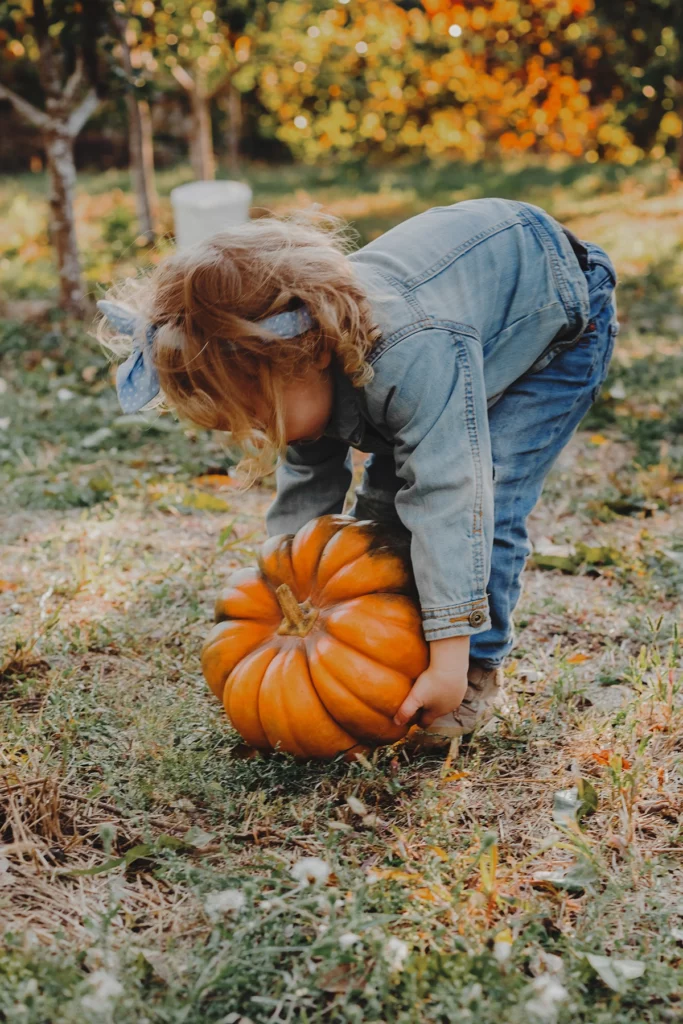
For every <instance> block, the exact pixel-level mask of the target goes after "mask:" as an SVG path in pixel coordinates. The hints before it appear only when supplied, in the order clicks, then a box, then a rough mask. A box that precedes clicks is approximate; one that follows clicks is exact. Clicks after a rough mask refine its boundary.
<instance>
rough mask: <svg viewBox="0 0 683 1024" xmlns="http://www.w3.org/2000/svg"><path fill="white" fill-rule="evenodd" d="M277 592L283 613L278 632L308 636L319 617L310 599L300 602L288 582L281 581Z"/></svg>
mask: <svg viewBox="0 0 683 1024" xmlns="http://www.w3.org/2000/svg"><path fill="white" fill-rule="evenodd" d="M275 594H276V596H277V600H278V604H279V605H280V608H281V609H282V615H283V619H282V623H281V625H280V628H279V629H278V633H280V634H284V635H286V636H307V635H308V633H310V632H311V630H312V629H313V625H314V623H315V620H316V619H317V618H318V611H317V609H316V608H313V607H312V605H311V602H310V601H306V602H305V604H299V602H298V601H297V599H296V598H295V596H294V594H293V593H292V590H291V587H289V586H288V584H286V583H281V584H280V586H279V587H278V588H277V589H276V591H275Z"/></svg>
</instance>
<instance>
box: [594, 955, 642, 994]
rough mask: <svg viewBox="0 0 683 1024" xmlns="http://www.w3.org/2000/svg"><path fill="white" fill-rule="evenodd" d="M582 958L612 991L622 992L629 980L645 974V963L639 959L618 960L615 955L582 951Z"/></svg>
mask: <svg viewBox="0 0 683 1024" xmlns="http://www.w3.org/2000/svg"><path fill="white" fill-rule="evenodd" d="M584 958H585V959H586V960H587V961H588V963H589V964H590V965H591V967H592V968H593V970H594V971H595V973H596V974H597V976H598V977H599V978H600V980H601V981H602V982H603V983H604V984H605V985H607V987H608V988H611V989H612V991H613V992H619V993H621V994H623V993H624V992H625V991H626V989H627V987H628V982H629V981H633V979H634V978H640V977H642V975H643V974H645V964H643V963H641V962H640V960H618V959H616V957H613V956H601V955H600V954H598V953H584Z"/></svg>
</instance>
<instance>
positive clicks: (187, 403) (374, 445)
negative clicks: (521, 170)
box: [100, 199, 618, 742]
mask: <svg viewBox="0 0 683 1024" xmlns="http://www.w3.org/2000/svg"><path fill="white" fill-rule="evenodd" d="M615 285H616V276H615V272H614V268H613V266H612V263H611V261H610V259H609V257H608V256H607V255H606V253H605V252H603V250H602V249H601V248H599V247H598V246H597V245H593V244H591V243H589V242H581V241H579V239H577V238H576V237H575V236H574V235H573V234H571V233H570V232H569V231H568V230H566V229H565V228H563V227H562V226H561V225H560V224H559V223H558V222H557V221H555V220H554V219H553V218H552V217H550V216H549V215H548V214H547V213H545V212H544V211H543V210H541V209H539V208H538V207H536V206H532V205H530V204H528V203H522V202H513V201H510V200H504V199H480V200H473V201H467V202H462V203H456V204H454V205H452V206H444V207H434V208H432V209H430V210H427V211H426V212H425V213H421V214H419V215H418V216H416V217H412V218H410V219H409V220H407V221H405V222H403V223H402V224H399V225H398V226H397V227H394V228H392V229H391V230H390V231H387V232H386V234H384V235H382V236H381V237H380V238H378V239H377V240H375V241H373V242H371V243H370V244H369V245H366V246H365V247H364V248H362V249H360V250H357V251H355V252H353V251H349V244H348V240H347V238H346V236H345V234H344V231H343V229H342V227H341V226H340V225H339V224H338V223H333V224H332V228H331V229H330V226H329V225H326V226H324V227H322V226H321V225H320V223H319V222H318V221H317V220H316V218H315V217H311V216H310V215H309V216H306V215H304V216H301V215H298V216H297V215H295V216H293V217H290V218H283V219H280V218H276V217H265V218H263V219H259V220H254V221H251V222H250V223H248V224H245V225H244V226H241V227H237V228H231V229H230V230H229V231H225V232H222V233H220V234H217V235H215V236H214V237H212V238H210V239H208V240H207V241H205V242H202V243H200V244H198V245H196V246H195V247H193V248H191V249H188V250H187V251H184V252H179V253H177V254H175V255H172V256H170V257H167V258H166V259H165V260H164V261H163V262H162V263H161V264H160V265H159V266H158V267H157V268H156V269H155V270H154V272H153V273H152V275H151V277H150V278H149V279H148V280H147V281H146V282H145V283H144V285H143V286H140V284H138V286H137V287H135V288H134V287H133V286H132V285H130V284H129V285H127V286H126V287H127V289H128V291H126V290H125V289H124V292H123V305H120V304H117V303H115V302H102V303H100V308H101V309H102V311H103V314H104V316H105V318H106V319H107V320H108V321H109V324H110V325H111V327H113V329H114V331H115V332H118V335H117V336H116V337H114V338H112V337H111V331H109V343H110V345H111V346H112V347H120V345H123V346H124V349H125V347H126V346H127V351H128V352H129V353H130V354H129V355H128V358H127V359H126V361H125V362H124V363H123V364H121V365H120V366H119V367H118V371H117V388H118V393H119V399H120V402H121V405H122V407H123V409H124V411H126V412H134V411H138V410H139V409H141V408H143V407H145V406H146V405H148V404H150V403H154V402H155V401H157V402H158V401H159V400H160V399H163V400H164V401H165V403H166V404H167V405H168V406H171V407H173V408H175V409H176V410H177V411H178V413H179V414H180V415H181V416H182V417H183V418H185V419H187V420H190V421H191V422H193V423H195V424H197V425H199V426H202V427H207V428H210V429H215V430H221V431H229V432H230V434H231V435H232V438H233V439H234V440H235V441H236V442H237V443H239V444H241V445H247V446H249V445H252V447H253V446H255V450H256V452H257V456H256V457H255V459H252V466H253V465H254V464H255V465H256V469H255V472H259V466H260V467H261V470H263V468H264V467H267V466H268V465H271V464H272V462H271V461H270V460H271V459H272V455H273V453H275V454H279V456H280V459H279V464H278V466H277V470H276V479H277V496H276V498H275V500H274V502H273V504H272V506H271V507H270V510H269V512H268V515H267V526H268V532H269V533H270V534H271V535H272V534H278V533H294V532H295V531H297V530H298V529H299V528H300V527H301V526H303V525H304V524H305V523H306V522H307V521H308V520H309V519H311V518H313V517H315V516H320V515H325V514H328V513H339V512H341V511H342V509H343V506H344V501H345V498H346V494H347V491H348V489H349V486H350V483H351V478H352V465H351V456H350V449H351V448H356V449H359V450H360V451H362V452H369V453H370V456H369V458H368V459H367V461H366V463H365V468H364V472H363V479H362V482H361V485H360V487H359V488H358V490H357V492H356V496H355V503H354V505H353V507H352V509H351V510H350V511H351V515H353V516H356V517H358V518H361V519H366V518H367V519H375V520H380V521H391V522H394V523H396V524H398V525H399V526H400V528H401V529H403V530H406V531H408V532H409V535H410V546H411V558H412V564H413V569H414V574H415V581H416V585H417V591H418V594H419V600H420V605H421V608H422V617H423V625H424V633H425V637H426V639H427V641H428V642H429V651H430V660H429V667H428V668H427V670H426V671H425V672H424V673H423V674H422V675H421V676H420V677H419V679H418V680H417V681H416V683H415V685H414V687H413V689H412V691H411V693H410V694H409V696H408V697H407V698H406V700H405V701H404V703H403V705H402V707H401V708H400V709H399V711H398V713H397V715H396V722H397V723H398V724H404V723H405V722H407V721H408V720H410V719H413V718H414V717H415V716H417V718H418V720H419V723H420V725H421V727H422V729H423V730H425V731H426V739H427V740H428V741H429V738H430V737H432V738H433V739H434V741H435V742H439V741H440V740H441V738H453V737H455V736H459V735H462V734H463V733H465V732H468V731H471V730H472V729H473V728H475V727H477V726H478V725H480V724H482V723H483V722H484V721H485V720H487V718H488V717H490V716H491V714H492V712H493V708H494V707H495V705H496V703H497V702H499V700H500V698H501V696H502V671H501V665H502V663H503V660H504V658H505V657H506V655H507V654H508V653H509V651H510V650H511V648H512V646H513V642H514V630H513V622H512V613H513V611H514V608H515V605H516V604H517V601H518V599H519V595H520V577H521V574H522V570H523V568H524V564H525V560H526V558H527V556H528V554H529V551H530V545H529V541H528V537H527V528H526V521H527V517H528V515H529V513H530V512H531V510H532V509H533V507H534V505H535V504H536V502H537V501H538V499H539V496H540V493H541V489H542V487H543V481H544V479H545V477H546V475H547V473H548V471H549V469H550V467H551V466H552V464H553V462H554V461H555V459H556V458H557V456H558V454H559V453H560V451H561V450H562V449H563V448H564V446H565V445H566V444H567V442H568V441H569V439H570V437H571V436H572V434H573V433H574V431H575V429H576V427H577V426H578V424H579V423H580V421H581V419H582V418H583V416H584V415H585V414H586V412H587V411H588V409H589V408H590V406H591V404H592V403H593V402H594V401H595V399H596V397H597V394H598V391H599V389H600V386H601V384H602V383H603V381H604V379H605V376H606V373H607V368H608V365H609V361H610V357H611V355H612V350H613V347H614V341H615V336H616V333H617V330H618V322H617V319H616V307H615V301H614V289H615ZM131 289H132V290H131ZM105 337H106V334H105ZM131 347H132V351H131ZM418 713H419V714H418Z"/></svg>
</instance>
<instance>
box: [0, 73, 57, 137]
mask: <svg viewBox="0 0 683 1024" xmlns="http://www.w3.org/2000/svg"><path fill="white" fill-rule="evenodd" d="M0 99H4V100H9V101H10V103H11V104H12V106H13V107H14V109H15V110H16V112H17V113H18V114H21V116H22V117H24V118H26V120H27V121H30V123H31V124H33V125H35V126H36V128H40V130H41V131H45V130H46V129H47V128H49V127H50V126H51V125H52V119H51V118H50V117H48V115H47V114H45V113H43V111H42V110H39V109H38V107H34V106H33V104H32V103H29V102H28V101H27V100H23V99H22V98H21V96H17V94H16V93H15V92H12V90H11V89H8V88H7V86H5V85H3V84H2V82H0Z"/></svg>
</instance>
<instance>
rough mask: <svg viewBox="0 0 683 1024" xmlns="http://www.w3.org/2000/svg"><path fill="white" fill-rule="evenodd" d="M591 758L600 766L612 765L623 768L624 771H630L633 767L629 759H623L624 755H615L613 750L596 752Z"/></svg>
mask: <svg viewBox="0 0 683 1024" xmlns="http://www.w3.org/2000/svg"><path fill="white" fill-rule="evenodd" d="M591 757H592V758H593V760H594V761H596V762H597V763H598V764H602V765H605V766H607V765H612V766H613V767H619V768H623V769H624V771H628V770H629V768H631V767H632V765H631V762H630V761H629V760H628V759H627V758H625V757H623V755H622V754H615V753H614V751H613V750H596V751H594V752H593V753H592V754H591ZM617 762H618V764H617Z"/></svg>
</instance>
